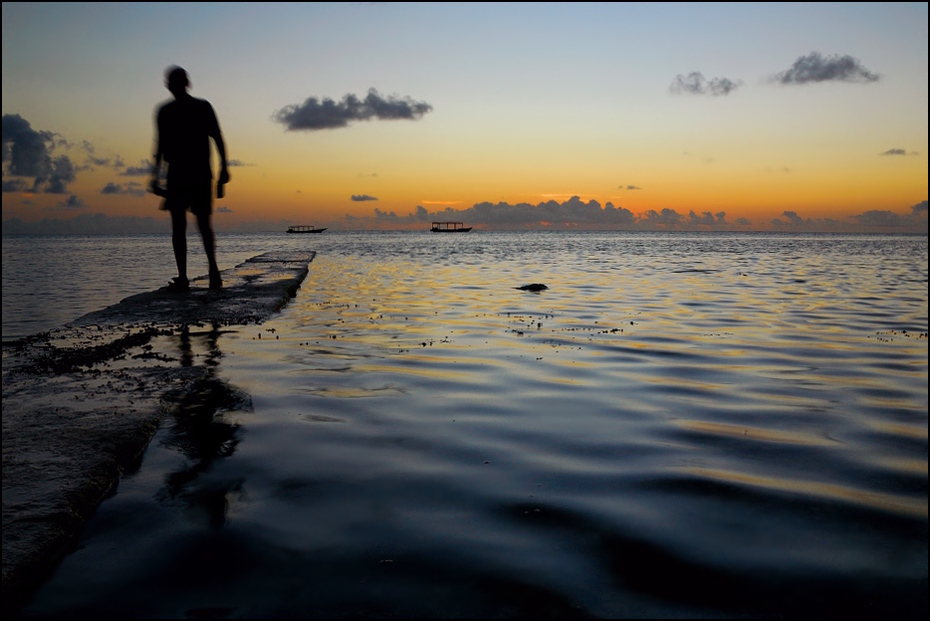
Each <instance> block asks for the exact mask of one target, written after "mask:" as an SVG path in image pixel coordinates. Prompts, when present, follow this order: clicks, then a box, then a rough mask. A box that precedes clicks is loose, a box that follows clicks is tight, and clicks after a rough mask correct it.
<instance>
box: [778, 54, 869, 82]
mask: <svg viewBox="0 0 930 621" xmlns="http://www.w3.org/2000/svg"><path fill="white" fill-rule="evenodd" d="M880 78H881V76H879V75H878V74H877V73H873V72H871V71H869V70H868V69H866V68H865V67H864V66H863V65H862V63H860V62H859V60H858V59H857V58H853V57H852V56H849V55H848V54H847V55H843V56H840V55H838V54H833V55H832V56H824V55H823V54H821V53H820V52H811V53H810V54H808V55H807V56H801V57H800V58H798V59H797V60H796V61H794V64H793V65H791V68H790V69H787V70H785V71H780V72H778V73H776V74H775V76H774V77H773V78H772V80H773V81H774V82H777V83H778V84H807V83H809V82H858V83H868V82H877V81H878V80H879V79H880Z"/></svg>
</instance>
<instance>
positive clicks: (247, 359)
mask: <svg viewBox="0 0 930 621" xmlns="http://www.w3.org/2000/svg"><path fill="white" fill-rule="evenodd" d="M293 237H295V236H283V235H277V236H275V235H266V236H241V237H237V238H227V239H226V240H225V241H226V249H225V250H223V241H224V240H223V239H222V238H221V239H220V248H221V252H226V253H227V254H226V255H225V256H224V258H221V264H222V263H223V261H227V264H225V265H221V267H228V266H229V265H231V264H234V263H235V262H238V261H239V260H244V258H247V257H248V256H251V255H253V254H257V253H258V252H260V251H265V250H270V249H274V248H270V247H268V246H269V245H274V244H277V245H278V246H277V247H287V248H291V247H300V246H304V247H306V248H308V249H312V250H316V251H317V256H316V259H315V260H314V261H313V263H312V264H311V269H310V275H309V276H308V278H307V280H306V281H305V283H304V285H303V287H302V288H301V290H300V292H299V293H298V296H297V298H295V299H294V300H293V301H292V303H291V304H290V305H289V306H288V307H287V308H285V310H284V311H283V312H282V313H281V314H280V315H279V316H277V317H276V318H274V319H273V320H272V321H269V322H267V323H266V324H264V325H263V326H260V327H259V326H249V327H244V328H234V329H229V330H223V331H219V330H211V329H209V328H202V329H193V330H192V332H191V334H190V338H191V343H192V347H193V350H194V354H195V358H194V360H195V363H196V364H204V365H208V366H210V367H211V368H213V369H214V373H215V374H214V381H212V382H206V383H204V385H202V386H201V387H200V389H199V391H198V392H197V393H196V394H192V395H187V396H185V397H184V398H183V399H182V400H180V401H179V402H178V404H177V406H176V408H175V411H174V413H173V415H172V416H171V417H170V418H169V420H168V421H166V424H165V425H164V427H163V428H162V430H161V431H160V432H159V434H158V435H157V436H156V439H155V441H154V442H153V443H152V445H151V446H150V448H149V450H148V451H147V453H146V455H145V457H144V460H143V463H142V464H141V466H140V468H139V469H138V470H137V471H136V472H133V473H130V474H128V475H127V476H126V477H125V478H124V479H123V481H122V482H121V484H120V487H119V490H118V492H117V494H116V495H115V496H113V497H112V498H110V499H109V500H107V501H106V502H105V503H104V504H103V505H102V506H101V508H100V510H99V511H98V513H97V515H96V516H95V518H94V520H93V521H92V522H91V524H90V525H89V526H88V528H87V531H86V533H85V534H84V536H83V538H82V540H81V543H80V546H79V549H78V550H76V551H75V552H74V553H73V554H71V555H70V556H69V557H68V558H67V559H66V560H65V561H64V563H63V564H62V565H61V566H60V568H59V569H58V571H57V572H56V573H55V574H54V575H53V576H52V577H51V579H50V580H49V581H48V582H47V583H46V585H45V586H44V587H43V588H42V589H41V590H40V591H39V593H38V594H37V595H36V598H35V600H34V601H33V603H32V604H31V605H30V606H28V607H27V608H26V609H25V610H24V611H23V615H24V616H73V615H103V616H129V617H141V616H158V617H160V616H164V617H185V616H220V617H224V616H229V617H262V616H266V617H267V616H319V617H331V616H346V617H354V616H356V615H361V616H441V617H470V616H482V617H488V616H496V617H514V616H595V617H618V616H619V617H624V616H730V615H737V616H739V615H765V616H771V615H775V616H782V615H784V616H809V615H814V616H830V615H843V616H862V615H868V616H879V615H882V616H891V615H901V616H912V617H922V616H923V615H925V614H926V612H927V573H928V572H927V454H928V446H927V438H928V427H927V395H928V393H927V364H928V363H927V324H928V319H927V306H928V305H927V272H928V269H927V265H928V258H927V257H928V255H927V238H926V237H884V236H871V237H863V236H830V235H808V236H787V235H749V234H739V235H717V234H714V235H711V234H668V235H666V234H641V233H635V234H631V233H559V234H555V233H480V232H473V233H469V234H467V235H453V236H435V235H429V234H412V233H382V234H375V233H358V234H334V235H329V234H323V235H320V236H310V237H312V239H308V238H306V237H304V236H296V237H299V238H300V239H293ZM155 239H158V238H155ZM165 239H167V238H165ZM6 241H7V240H6V238H5V239H4V337H5V338H7V326H6V322H7V318H6V315H7V254H6V252H7V248H6V246H7V244H6ZM164 241H165V240H164V239H162V240H160V241H159V242H158V243H164ZM101 243H102V242H101ZM192 243H193V242H192ZM156 248H159V247H158V244H157V243H156V242H154V241H153V242H152V249H153V250H152V252H153V253H154V252H155V249H156ZM259 248H261V250H259ZM163 250H168V249H160V248H159V250H158V251H159V252H161V251H163ZM194 250H199V249H198V248H197V247H196V246H192V254H193V253H194ZM240 257H241V258H240ZM204 271H205V270H204ZM192 273H197V272H196V271H194V270H193V268H192ZM170 275H171V273H170V271H169V273H167V274H166V275H164V276H163V275H161V274H158V275H156V276H152V278H153V279H155V278H156V277H157V280H158V282H157V283H156V284H155V285H151V286H150V285H141V286H147V289H151V288H153V286H160V285H161V284H162V283H163V282H164V281H165V280H166V279H167V278H168V277H170ZM529 283H544V284H546V285H547V286H548V289H546V290H544V291H541V292H539V293H531V292H526V291H521V290H518V289H515V287H518V286H520V285H525V284H529ZM116 288H117V289H119V286H118V285H116ZM127 294H128V293H127ZM113 301H116V300H113ZM88 310H93V309H88ZM259 335H260V336H261V338H259ZM161 346H162V347H165V348H169V349H170V348H173V347H179V346H180V344H174V343H169V342H165V343H162V344H161Z"/></svg>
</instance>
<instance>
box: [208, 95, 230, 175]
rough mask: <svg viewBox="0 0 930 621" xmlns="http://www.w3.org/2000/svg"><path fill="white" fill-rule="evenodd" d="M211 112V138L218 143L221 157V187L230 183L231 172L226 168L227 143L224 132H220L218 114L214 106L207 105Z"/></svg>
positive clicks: (217, 148) (217, 146) (218, 151)
mask: <svg viewBox="0 0 930 621" xmlns="http://www.w3.org/2000/svg"><path fill="white" fill-rule="evenodd" d="M207 106H208V107H209V110H210V117H211V118H210V131H209V134H210V137H211V138H213V142H214V143H216V152H217V153H219V155H220V176H219V179H217V180H216V182H217V183H218V184H220V185H225V184H227V183H229V170H227V168H226V143H225V142H223V132H221V131H220V123H219V121H218V120H217V119H216V112H215V111H214V110H213V106H211V105H210V104H207Z"/></svg>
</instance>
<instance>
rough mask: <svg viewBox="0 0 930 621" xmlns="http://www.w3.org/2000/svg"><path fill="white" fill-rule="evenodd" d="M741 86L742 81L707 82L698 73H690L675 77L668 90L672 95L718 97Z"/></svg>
mask: <svg viewBox="0 0 930 621" xmlns="http://www.w3.org/2000/svg"><path fill="white" fill-rule="evenodd" d="M742 85H743V81H742V80H731V79H730V78H711V79H710V80H708V79H706V78H705V77H704V74H703V73H701V72H700V71H692V72H691V73H689V74H688V75H682V74H678V75H677V76H675V81H674V82H672V85H671V86H669V87H668V90H669V92H671V93H672V94H673V95H711V96H713V97H720V96H722V95H729V94H730V93H732V92H733V91H735V90H736V89H738V88H739V87H740V86H742Z"/></svg>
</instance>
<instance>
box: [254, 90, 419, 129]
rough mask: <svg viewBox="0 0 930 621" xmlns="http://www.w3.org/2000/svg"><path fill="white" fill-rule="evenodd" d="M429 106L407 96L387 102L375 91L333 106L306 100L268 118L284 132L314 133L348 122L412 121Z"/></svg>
mask: <svg viewBox="0 0 930 621" xmlns="http://www.w3.org/2000/svg"><path fill="white" fill-rule="evenodd" d="M432 110H433V107H432V106H431V105H429V104H428V103H426V102H423V101H414V100H413V99H411V98H410V97H405V98H403V99H400V98H398V97H396V96H394V95H391V96H390V97H388V98H387V99H385V98H384V97H382V96H381V95H380V94H379V93H378V91H376V90H375V89H373V88H372V89H369V90H368V95H367V96H366V97H365V99H359V98H358V97H356V96H355V95H353V94H351V93H350V94H348V95H346V96H345V97H343V98H342V101H340V102H339V103H336V102H335V101H333V100H332V99H329V98H324V99H323V100H322V102H321V101H319V100H318V99H317V98H316V97H310V98H308V99H307V100H306V101H304V102H303V103H302V104H300V105H290V106H285V107H284V108H281V109H280V110H278V111H277V112H275V113H274V114H273V115H272V119H274V120H275V121H277V122H278V123H281V124H283V125H285V126H286V127H287V129H288V130H318V129H335V128H339V127H347V126H348V125H349V123H350V122H352V121H369V120H371V119H380V120H398V119H405V120H416V119H419V118H420V117H422V116H423V115H424V114H426V113H427V112H431V111H432Z"/></svg>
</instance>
